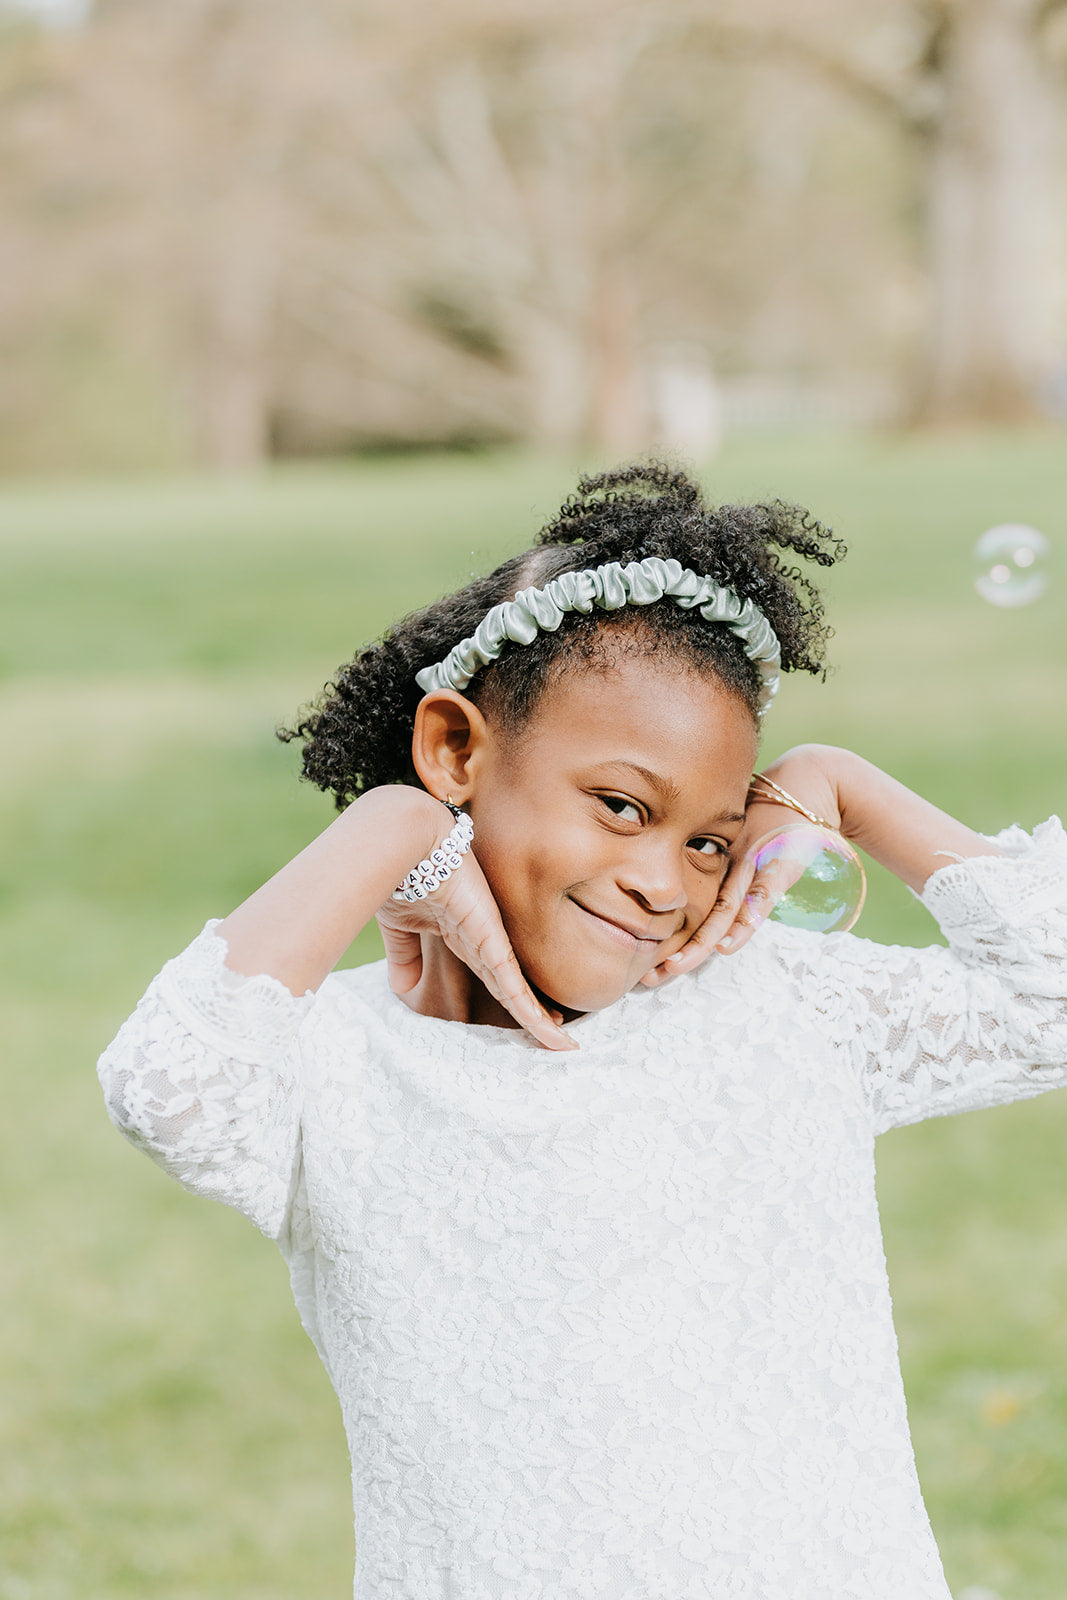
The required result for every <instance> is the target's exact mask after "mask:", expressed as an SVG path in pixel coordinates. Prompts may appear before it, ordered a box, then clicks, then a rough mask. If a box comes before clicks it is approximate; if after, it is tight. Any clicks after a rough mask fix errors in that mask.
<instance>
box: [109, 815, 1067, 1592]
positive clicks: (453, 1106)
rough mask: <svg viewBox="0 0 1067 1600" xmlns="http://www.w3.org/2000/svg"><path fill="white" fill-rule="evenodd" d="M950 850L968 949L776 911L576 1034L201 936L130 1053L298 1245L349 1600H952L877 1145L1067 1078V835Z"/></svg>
mask: <svg viewBox="0 0 1067 1600" xmlns="http://www.w3.org/2000/svg"><path fill="white" fill-rule="evenodd" d="M996 842H997V844H998V847H999V848H1000V849H1002V850H1004V851H1006V852H1007V854H1006V855H1005V856H1003V857H982V858H979V859H976V860H970V861H964V862H959V863H952V864H949V865H947V866H946V867H944V868H942V869H941V870H940V871H938V872H937V873H935V874H934V876H933V877H932V878H931V879H930V881H929V883H928V884H927V886H926V890H925V892H924V894H923V896H922V899H923V902H924V904H925V905H926V906H927V907H928V908H929V909H930V910H931V911H932V912H933V913H934V914H935V915H936V916H937V918H938V920H939V922H940V925H941V927H942V929H943V930H944V932H945V934H946V936H947V937H948V939H949V941H950V942H949V947H948V948H947V949H946V948H944V947H941V946H936V945H935V946H931V947H930V948H928V949H925V950H914V949H910V948H899V947H890V946H880V945H876V944H872V943H870V942H868V941H866V940H862V939H858V938H855V937H854V936H853V935H851V934H840V935H833V936H830V937H819V936H816V935H809V934H805V933H802V932H798V931H796V930H791V929H787V928H782V927H778V926H776V925H774V924H768V925H767V926H766V927H765V928H763V929H761V931H760V933H759V935H758V936H757V937H756V938H755V939H754V940H753V941H752V942H751V944H749V945H748V946H746V947H745V949H744V950H742V951H741V952H740V953H739V954H738V955H737V956H735V957H730V958H724V959H721V960H714V959H713V960H712V961H710V962H708V963H706V964H705V966H704V967H703V968H702V969H700V970H699V971H698V972H697V973H695V974H693V975H691V976H690V977H687V978H683V979H680V980H678V981H677V982H676V983H673V984H669V985H666V986H664V987H663V988H662V989H658V990H654V991H649V990H635V991H633V992H632V993H631V994H629V995H627V996H626V997H625V998H624V999H623V1000H622V1001H620V1002H619V1003H618V1004H617V1005H615V1006H612V1007H610V1008H608V1009H607V1010H606V1011H602V1012H599V1013H595V1014H590V1015H589V1016H586V1017H583V1018H581V1019H580V1020H579V1021H578V1022H576V1023H573V1024H571V1031H573V1032H574V1034H575V1035H576V1037H577V1038H578V1039H579V1040H580V1043H581V1046H582V1048H581V1050H580V1051H579V1052H576V1053H575V1054H573V1055H566V1056H558V1055H554V1054H552V1053H550V1052H547V1051H545V1050H543V1049H541V1048H540V1047H539V1046H538V1045H536V1044H535V1043H534V1042H533V1041H532V1040H530V1039H528V1038H527V1037H526V1036H525V1035H523V1034H521V1033H519V1032H517V1031H515V1030H508V1029H500V1028H484V1027H468V1026H464V1025H461V1024H458V1023H451V1022H442V1021H438V1020H435V1019H433V1018H426V1017H420V1016H417V1015H415V1014H414V1013H413V1012H411V1011H409V1010H408V1009H407V1007H406V1006H404V1005H403V1003H402V1002H401V1001H400V1000H398V999H397V998H396V997H395V996H393V995H392V994H391V993H390V991H389V988H388V984H387V982H386V977H385V972H384V966H382V965H381V964H378V965H375V966H370V967H363V968H360V969H358V970H357V971H354V972H339V973H335V974H333V975H332V976H331V977H330V978H328V979H327V980H326V982H325V983H324V984H323V986H322V988H321V989H320V990H319V991H318V993H317V994H316V995H308V996H305V997H303V998H301V999H294V998H293V996H292V995H290V994H289V992H288V991H287V990H286V989H285V988H284V987H283V986H282V985H281V984H279V983H277V982H276V981H275V980H273V979H271V978H267V977H260V978H251V979H242V978H239V977H237V976H236V975H235V974H233V973H232V972H230V971H229V969H228V968H227V967H226V966H225V959H224V958H225V953H226V951H225V944H224V942H223V941H222V939H221V938H220V937H219V936H218V935H217V934H216V932H215V931H214V929H215V926H216V924H214V923H209V924H208V926H207V927H206V928H205V930H204V932H203V933H202V934H201V935H200V936H199V937H198V938H197V939H196V940H194V942H193V943H192V945H190V947H189V948H188V950H186V951H185V952H184V953H183V954H182V955H180V956H178V957H177V958H176V959H175V960H174V961H171V962H169V963H168V964H167V966H166V967H165V968H164V970H163V972H162V973H161V974H160V975H159V977H158V978H156V979H155V980H154V981H153V983H152V984H151V985H150V986H149V989H148V991H147V993H146V995H145V996H144V998H143V1000H142V1001H141V1003H140V1005H139V1006H138V1008H137V1010H136V1011H135V1013H134V1014H133V1016H132V1017H131V1018H130V1019H129V1020H128V1021H127V1022H126V1023H125V1024H124V1025H123V1027H122V1029H121V1030H120V1032H119V1034H118V1036H117V1037H116V1039H115V1040H114V1042H113V1043H112V1045H111V1046H110V1047H109V1048H108V1050H107V1051H105V1053H104V1055H103V1056H102V1057H101V1061H100V1076H101V1081H102V1083H103V1086H104V1089H105V1092H106V1095H107V1101H108V1107H109V1112H110V1115H111V1117H112V1119H113V1120H114V1121H115V1123H116V1124H117V1126H118V1127H119V1128H121V1129H122V1131H123V1132H124V1133H125V1134H126V1135H127V1137H128V1138H130V1139H131V1140H133V1141H134V1143H136V1144H137V1145H139V1146H140V1147H141V1148H142V1149H144V1150H145V1151H146V1152H147V1153H148V1154H149V1155H150V1156H152V1158H153V1159H154V1160H156V1161H158V1162H159V1163H160V1164H161V1165H162V1166H164V1167H165V1168H166V1169H167V1170H168V1171H169V1172H171V1173H172V1174H173V1175H174V1176H175V1177H176V1178H177V1179H178V1180H179V1181H180V1182H181V1183H183V1184H184V1185H185V1186H186V1187H187V1188H189V1189H191V1190H193V1191H194V1192H196V1193H200V1194H208V1195H212V1196H213V1197H214V1198H216V1199H220V1200H223V1201H225V1202H227V1203H228V1204H230V1205H234V1206H236V1207H238V1208H239V1209H240V1210H241V1211H243V1212H244V1213H245V1214H246V1215H248V1216H249V1217H250V1218H251V1219H252V1221H253V1222H255V1223H256V1224H257V1226H258V1227H260V1228H261V1229H262V1230H263V1231H264V1232H265V1233H267V1234H268V1235H270V1236H271V1237H272V1238H274V1239H276V1240H277V1241H278V1244H279V1247H280V1248H281V1250H282V1253H283V1255H284V1256H285V1257H286V1259H287V1261H288V1263H289V1268H290V1273H291V1277H292V1282H293V1289H294V1294H295V1296H296V1301H297V1305H298V1307H299V1309H300V1313H301V1316H302V1318H303V1320H304V1324H305V1327H306V1328H307V1330H308V1332H309V1334H310V1335H311V1337H312V1339H313V1340H314V1341H315V1344H316V1346H317V1348H318V1350H319V1353H320V1355H321V1356H322V1359H323V1361H324V1363H325V1365H326V1368H327V1370H328V1372H329V1374H330V1376H331V1379H332V1381H333V1383H334V1386H335V1388H336V1390H337V1394H338V1397H339V1399H340V1402H341V1407H342V1412H343V1416H344V1421H345V1427H346V1430H347V1434H348V1440H349V1446H350V1450H351V1455H352V1481H353V1497H354V1508H355V1545H356V1552H355V1554H356V1571H355V1589H354V1593H355V1597H356V1600H543V1597H544V1596H547V1595H552V1596H559V1597H561V1600H829V1597H833V1600H905V1597H906V1600H948V1589H947V1587H946V1585H945V1580H944V1576H943V1573H942V1568H941V1563H940V1559H939V1556H938V1553H937V1548H936V1545H935V1542H934V1539H933V1535H932V1533H931V1530H930V1526H929V1522H928V1519H927V1516H926V1512H925V1509H924V1506H923V1502H922V1497H921V1493H920V1489H919V1484H918V1480H917V1477H916V1472H915V1464H914V1458H913V1454H912V1448H911V1442H910V1438H909V1434H908V1426H907V1417H906V1412H905V1404H904V1394H903V1387H902V1383H901V1378H900V1369H899V1361H898V1357H897V1348H896V1339H895V1334H894V1330H893V1323H892V1313H891V1306H890V1298H889V1288H888V1283H887V1279H886V1272H885V1259H884V1254H883V1250H882V1241H881V1232H880V1227H879V1221H878V1212H877V1205H876V1200H875V1188H874V1155H873V1146H874V1136H875V1134H876V1133H878V1132H880V1131H881V1130H883V1129H885V1128H888V1127H891V1126H894V1125H897V1124H901V1123H907V1122H913V1121H917V1120H919V1119H921V1118H923V1117H927V1116H938V1115H944V1114H947V1113H950V1112H955V1111H962V1110H966V1109H969V1108H971V1107H975V1106H985V1105H993V1104H997V1103H1001V1102H1005V1101H1009V1100H1014V1099H1019V1098H1022V1097H1025V1096H1029V1095H1034V1094H1039V1093H1041V1092H1043V1091H1044V1090H1047V1089H1052V1088H1056V1087H1059V1086H1062V1085H1064V1084H1067V1065H1065V1063H1067V839H1065V837H1064V834H1063V830H1062V828H1061V827H1060V824H1059V822H1058V820H1057V819H1055V818H1053V819H1052V820H1051V821H1050V822H1048V823H1045V824H1043V825H1042V826H1041V827H1039V828H1038V829H1036V830H1035V833H1034V836H1033V838H1032V839H1031V838H1030V837H1029V836H1028V835H1026V834H1024V833H1022V832H1021V831H1020V830H1018V829H1014V830H1008V832H1007V833H1005V834H1002V835H1000V836H999V838H998V840H997V841H996Z"/></svg>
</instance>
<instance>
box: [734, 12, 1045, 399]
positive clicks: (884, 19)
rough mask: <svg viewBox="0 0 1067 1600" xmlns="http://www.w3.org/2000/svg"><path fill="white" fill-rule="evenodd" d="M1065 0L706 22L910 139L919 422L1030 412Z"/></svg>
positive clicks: (1041, 339)
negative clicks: (800, 70) (919, 316)
mask: <svg viewBox="0 0 1067 1600" xmlns="http://www.w3.org/2000/svg"><path fill="white" fill-rule="evenodd" d="M1065 10H1067V0H916V3H915V4H911V5H900V4H896V3H893V0H888V3H885V0H883V3H879V4H868V5H867V6H865V7H864V6H860V5H857V4H855V0H809V3H808V4H807V5H805V7H804V8H803V9H802V10H798V9H797V8H796V7H795V6H793V5H791V4H786V3H784V0H745V4H744V5H743V6H741V5H740V4H739V3H737V4H732V3H731V0H722V3H721V4H720V6H719V7H717V8H716V9H715V11H714V14H713V15H711V16H710V17H709V18H707V19H706V20H705V24H704V25H705V26H707V27H710V29H711V31H712V33H713V35H714V36H716V37H719V38H720V39H722V40H723V41H724V42H726V43H728V44H732V45H733V46H734V47H735V48H736V46H737V45H739V44H740V45H742V46H743V47H744V48H745V49H746V50H751V49H752V48H753V47H760V48H764V49H769V50H772V51H774V52H775V53H777V54H780V55H782V56H784V57H785V58H787V59H789V60H792V61H794V62H795V63H797V64H798V65H801V66H803V67H806V68H807V69H808V70H810V71H813V72H814V73H815V74H816V75H817V76H818V77H819V78H821V79H822V80H823V81H826V82H829V83H831V84H834V85H836V86H837V87H838V88H841V89H844V90H845V91H846V92H847V93H849V94H851V95H852V96H854V97H856V98H857V99H858V100H859V101H860V102H862V103H863V104H866V105H867V106H869V107H872V108H874V110H875V111H876V112H877V113H878V114H880V115H884V116H887V117H888V118H889V119H890V120H891V121H892V122H893V123H894V124H895V125H897V126H898V127H899V128H900V129H901V130H902V131H903V132H904V133H905V134H906V135H907V136H908V137H909V138H910V139H911V141H912V142H913V145H914V148H915V150H916V154H917V156H918V158H919V159H918V162H917V166H916V171H917V181H918V183H919V185H920V191H921V192H920V203H921V214H922V216H923V219H924V250H925V257H926V263H927V267H928V271H929V277H930V305H931V314H930V319H929V336H928V340H927V342H926V352H925V358H924V359H923V360H922V361H921V363H920V364H919V368H918V371H917V373H916V376H915V382H914V396H913V409H914V414H915V416H916V417H917V418H918V419H919V420H922V421H927V422H942V421H949V422H958V421H964V422H966V421H988V422H998V421H1025V420H1029V419H1032V418H1034V417H1036V416H1038V415H1040V412H1041V406H1040V389H1041V383H1042V380H1043V379H1045V378H1047V376H1048V369H1049V366H1050V362H1051V357H1052V335H1053V327H1054V319H1055V282H1054V269H1053V257H1054V249H1055V243H1056V241H1055V240H1054V239H1053V238H1052V236H1051V233H1050V224H1051V222H1052V220H1053V218H1055V217H1056V216H1057V214H1058V210H1059V209H1060V208H1057V206H1056V204H1055V199H1054V196H1055V192H1056V185H1057V178H1058V173H1057V165H1056V157H1057V149H1056V123H1055V114H1056V111H1057V109H1059V107H1058V106H1057V100H1059V101H1062V84H1060V83H1057V79H1056V71H1057V67H1058V66H1059V65H1061V57H1062V54H1063V48H1062V46H1063V41H1062V35H1060V36H1056V35H1055V25H1056V22H1057V19H1059V18H1060V17H1062V15H1063V13H1064V12H1065Z"/></svg>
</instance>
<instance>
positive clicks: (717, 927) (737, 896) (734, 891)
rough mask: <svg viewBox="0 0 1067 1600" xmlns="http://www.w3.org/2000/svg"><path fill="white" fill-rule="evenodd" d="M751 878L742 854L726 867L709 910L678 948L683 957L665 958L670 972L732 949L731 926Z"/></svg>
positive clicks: (736, 916) (739, 911)
mask: <svg viewBox="0 0 1067 1600" xmlns="http://www.w3.org/2000/svg"><path fill="white" fill-rule="evenodd" d="M752 879H753V866H752V862H751V861H750V860H749V859H748V858H747V857H742V858H741V859H740V860H738V861H735V862H734V863H732V865H731V866H730V869H729V871H728V872H727V874H726V876H725V878H724V879H723V881H722V886H721V888H720V889H719V894H718V898H717V899H716V901H715V904H714V906H712V908H711V911H710V913H709V914H708V916H707V917H705V919H704V921H703V922H702V923H701V925H700V927H699V928H698V929H697V930H696V932H695V933H694V934H693V937H692V938H691V939H690V941H689V943H688V944H687V945H685V946H684V948H683V949H682V950H681V951H679V956H680V957H683V958H684V959H683V960H675V958H673V957H671V958H668V959H669V960H670V962H671V965H672V970H674V971H680V972H685V971H690V970H691V969H692V968H693V967H695V966H699V964H700V962H701V961H703V960H705V959H706V958H707V956H708V955H712V954H718V955H725V954H726V953H727V952H729V951H731V950H732V949H733V943H734V933H733V929H734V925H735V923H736V922H737V919H738V917H739V916H740V915H741V912H742V909H743V907H744V903H745V896H746V895H747V894H748V892H749V887H750V885H751V883H752Z"/></svg>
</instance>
